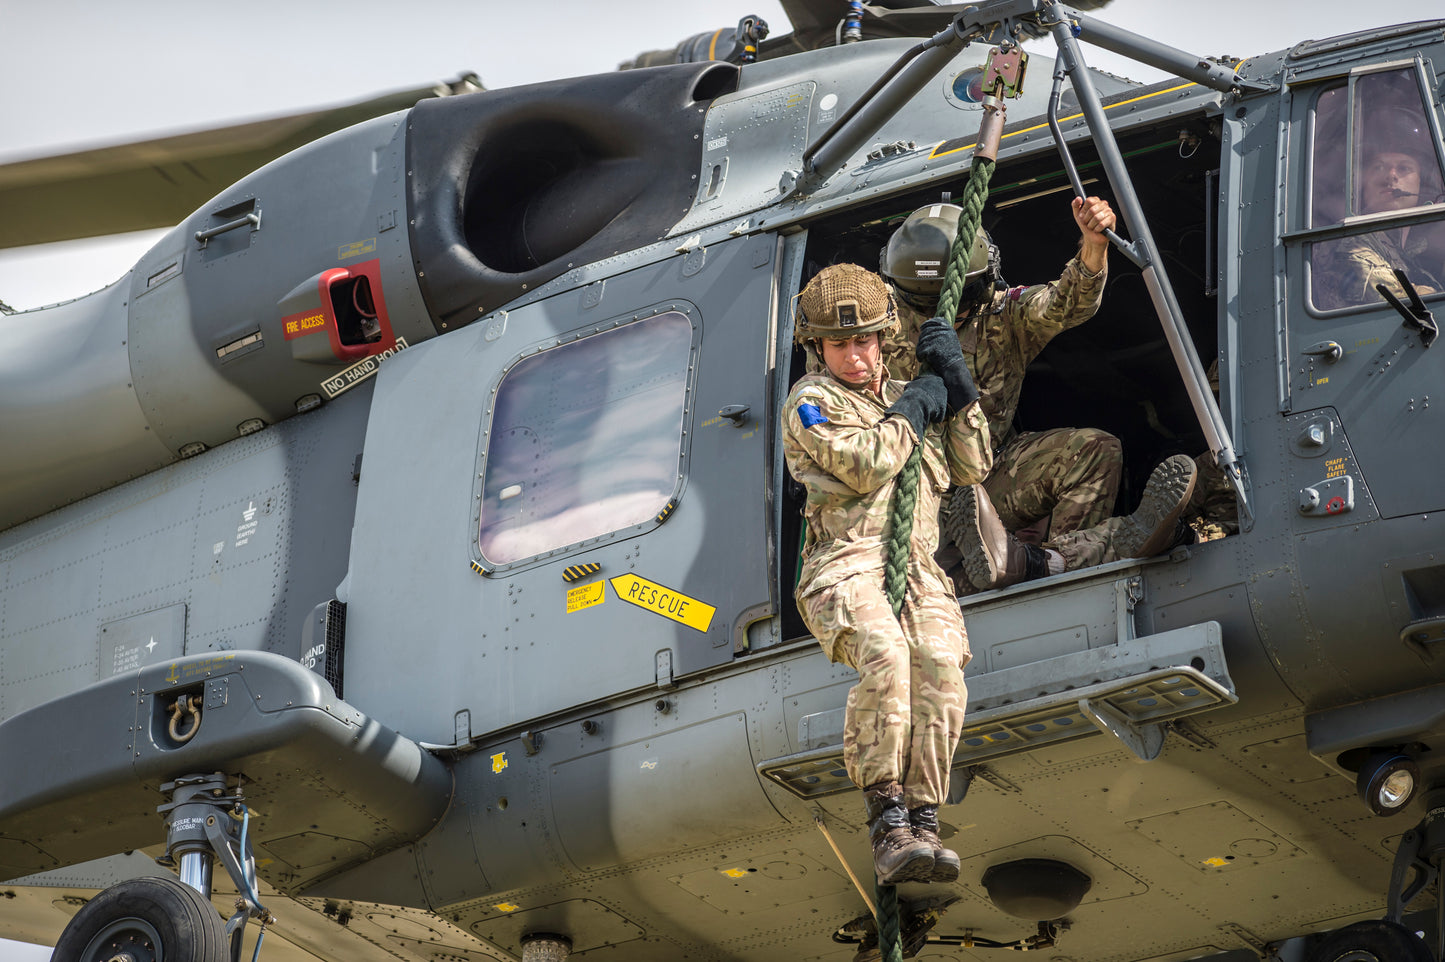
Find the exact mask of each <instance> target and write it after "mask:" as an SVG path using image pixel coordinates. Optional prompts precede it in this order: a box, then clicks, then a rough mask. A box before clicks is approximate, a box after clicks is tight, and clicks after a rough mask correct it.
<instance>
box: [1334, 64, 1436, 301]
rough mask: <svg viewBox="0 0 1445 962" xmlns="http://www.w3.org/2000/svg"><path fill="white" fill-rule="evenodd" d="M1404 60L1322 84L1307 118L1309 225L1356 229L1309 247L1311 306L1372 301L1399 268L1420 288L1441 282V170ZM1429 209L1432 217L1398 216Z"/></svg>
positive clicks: (1424, 104)
mask: <svg viewBox="0 0 1445 962" xmlns="http://www.w3.org/2000/svg"><path fill="white" fill-rule="evenodd" d="M1424 93H1425V92H1424V90H1423V89H1422V87H1421V82H1420V71H1419V69H1418V67H1416V66H1414V65H1409V66H1403V67H1399V68H1394V69H1388V70H1379V71H1376V72H1372V73H1363V74H1360V75H1358V76H1355V77H1352V78H1351V79H1350V80H1349V81H1348V82H1347V83H1342V84H1338V85H1336V86H1333V87H1330V88H1328V89H1325V90H1322V91H1321V92H1320V93H1319V95H1318V97H1317V99H1316V101H1315V104H1314V108H1313V111H1312V113H1311V117H1310V136H1311V187H1310V215H1309V225H1308V226H1309V227H1310V228H1327V227H1330V226H1332V225H1336V224H1340V225H1348V224H1349V223H1350V221H1351V219H1353V218H1359V219H1360V220H1361V224H1360V230H1359V231H1357V232H1351V233H1349V234H1347V235H1346V236H1343V237H1333V238H1331V239H1328V240H1321V241H1317V242H1315V243H1313V244H1311V245H1310V249H1309V259H1310V301H1311V306H1312V307H1313V308H1314V309H1315V310H1316V311H1337V310H1348V309H1351V308H1356V307H1365V306H1369V307H1375V306H1379V305H1380V304H1382V303H1383V302H1382V299H1381V295H1380V293H1379V292H1378V290H1377V285H1380V284H1383V285H1385V286H1386V287H1387V288H1389V289H1391V290H1392V291H1393V292H1394V293H1396V294H1397V295H1398V296H1402V297H1403V290H1402V288H1401V287H1400V284H1399V282H1398V281H1397V280H1396V278H1395V274H1394V271H1395V270H1396V269H1399V270H1403V271H1404V272H1405V274H1406V276H1407V277H1408V278H1409V280H1410V283H1411V284H1413V285H1414V287H1415V289H1416V290H1417V291H1418V292H1419V293H1420V294H1422V295H1429V294H1435V293H1439V292H1441V291H1442V289H1445V285H1442V280H1445V170H1442V166H1441V151H1440V144H1439V142H1438V138H1437V136H1436V133H1435V129H1436V128H1435V126H1434V125H1433V124H1432V123H1431V121H1432V119H1433V118H1432V117H1431V116H1430V114H1429V113H1428V110H1429V107H1428V104H1429V100H1428V99H1427V98H1426V97H1425V95H1424ZM1431 208H1434V209H1436V210H1438V211H1439V217H1440V218H1441V219H1440V220H1431V221H1426V222H1424V223H1421V222H1418V221H1415V222H1413V223H1402V221H1403V220H1404V219H1405V218H1406V217H1408V216H1409V215H1411V214H1419V213H1421V212H1426V213H1428V212H1429V211H1430V209H1431Z"/></svg>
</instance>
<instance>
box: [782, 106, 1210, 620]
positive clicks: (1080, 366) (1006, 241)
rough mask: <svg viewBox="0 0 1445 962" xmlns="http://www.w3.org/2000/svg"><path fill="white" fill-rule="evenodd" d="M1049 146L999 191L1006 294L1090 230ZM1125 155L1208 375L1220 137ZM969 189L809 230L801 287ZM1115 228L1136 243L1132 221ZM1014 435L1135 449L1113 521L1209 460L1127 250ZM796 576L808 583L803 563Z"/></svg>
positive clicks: (994, 214) (791, 500) (1199, 129)
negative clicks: (1079, 218)
mask: <svg viewBox="0 0 1445 962" xmlns="http://www.w3.org/2000/svg"><path fill="white" fill-rule="evenodd" d="M1006 143H1007V141H1005V144H1006ZM1045 144H1046V145H1049V146H1047V147H1046V149H1044V150H1041V151H1039V152H1037V153H1033V154H1031V155H1029V156H1027V157H1023V158H1007V157H1006V158H1005V160H1004V161H1002V162H1001V163H1000V164H999V166H998V168H997V169H996V170H995V171H994V174H993V177H992V180H991V181H990V185H989V199H988V203H987V205H986V206H985V208H984V212H983V226H984V227H985V229H987V230H988V231H989V233H990V235H991V236H992V237H993V239H994V242H995V243H996V244H998V246H999V248H1000V250H1001V252H1002V272H1003V277H1004V280H1005V282H1006V283H1007V284H1008V286H1017V285H1020V284H1022V285H1031V284H1041V283H1046V282H1048V281H1052V280H1054V279H1055V278H1057V277H1058V276H1059V273H1060V272H1061V271H1062V269H1063V266H1064V264H1065V262H1066V261H1067V260H1068V259H1069V258H1070V257H1071V256H1073V254H1074V252H1075V251H1076V249H1077V246H1078V240H1079V234H1078V229H1077V228H1076V227H1075V225H1074V221H1073V218H1072V217H1071V216H1070V212H1069V209H1068V206H1069V202H1070V199H1071V198H1072V196H1073V194H1072V190H1071V187H1070V184H1069V179H1068V176H1067V174H1066V173H1065V171H1064V168H1063V166H1062V163H1061V161H1060V158H1059V155H1058V153H1057V151H1055V150H1054V149H1053V148H1052V146H1051V142H1050V141H1045ZM1119 146H1120V149H1121V150H1122V152H1123V154H1124V157H1125V160H1126V163H1127V165H1128V168H1129V171H1130V173H1131V175H1132V177H1133V181H1134V189H1135V191H1136V192H1137V193H1138V196H1139V201H1140V204H1141V205H1142V207H1143V209H1144V214H1145V216H1146V217H1147V218H1148V221H1149V226H1150V230H1151V232H1152V234H1153V236H1154V241H1155V243H1156V245H1157V246H1158V248H1159V252H1160V256H1161V258H1162V260H1163V266H1164V269H1165V271H1166V272H1167V274H1168V276H1169V279H1170V281H1171V282H1172V284H1173V286H1174V290H1175V294H1176V296H1177V298H1178V301H1179V304H1180V307H1181V309H1182V311H1183V313H1184V317H1185V319H1186V321H1187V323H1188V326H1189V330H1190V333H1191V334H1192V336H1193V341H1194V347H1195V349H1196V350H1197V351H1198V353H1199V357H1200V359H1201V362H1202V363H1203V364H1204V365H1205V367H1206V368H1208V366H1209V365H1210V363H1211V361H1212V360H1213V359H1214V358H1215V357H1216V353H1217V345H1218V323H1217V318H1218V312H1217V304H1216V294H1215V288H1216V283H1215V276H1216V272H1215V268H1214V261H1215V253H1214V250H1215V237H1216V236H1217V232H1216V230H1215V225H1216V223H1217V217H1218V211H1217V196H1218V178H1217V174H1218V168H1219V156H1220V140H1219V136H1218V133H1217V129H1216V127H1215V125H1214V124H1213V123H1212V122H1211V121H1210V120H1209V119H1208V118H1206V117H1203V116H1199V117H1193V118H1177V117H1176V118H1171V119H1170V121H1169V122H1168V123H1167V124H1162V125H1159V126H1156V127H1152V128H1148V129H1143V130H1134V131H1131V132H1129V133H1128V134H1126V135H1122V136H1120V138H1119ZM1071 149H1072V155H1073V157H1074V162H1075V164H1076V165H1077V167H1078V169H1079V176H1080V177H1081V179H1082V180H1083V181H1084V186H1085V189H1086V190H1087V191H1088V192H1089V193H1091V194H1096V195H1097V196H1100V197H1103V198H1105V199H1107V200H1108V201H1109V202H1110V203H1111V204H1112V205H1113V207H1114V209H1115V211H1116V213H1117V212H1119V211H1120V205H1119V203H1118V201H1117V199H1116V198H1115V196H1114V194H1113V192H1112V191H1111V190H1110V189H1109V186H1108V184H1107V183H1106V181H1105V179H1104V176H1103V171H1102V168H1101V167H1100V165H1099V162H1098V158H1097V156H1096V155H1095V154H1094V153H1093V151H1092V149H1091V148H1090V147H1089V146H1088V145H1080V146H1078V147H1074V148H1071ZM966 183H967V181H966V179H960V180H958V181H957V182H956V183H950V184H943V185H936V186H934V187H931V188H930V189H928V190H926V191H919V192H915V193H910V194H904V195H898V196H894V197H890V198H887V199H886V200H882V201H879V202H877V203H875V204H873V205H871V206H867V207H862V208H859V207H850V208H849V209H848V210H847V211H846V212H844V213H842V214H839V215H837V216H835V217H831V218H826V219H820V220H818V221H816V222H814V223H812V224H810V225H808V228H809V234H808V243H807V248H806V259H805V264H804V268H803V276H802V279H801V283H802V284H806V283H807V282H808V280H809V279H810V278H811V277H812V276H813V275H814V274H816V273H817V272H818V271H820V270H822V269H823V268H824V267H826V266H828V265H829V264H833V263H842V262H852V263H857V264H861V265H863V266H865V267H868V268H870V269H872V270H876V269H877V266H878V256H879V252H880V250H881V249H882V248H883V246H884V244H885V243H886V242H887V240H888V237H889V236H890V235H891V234H892V232H893V230H894V229H895V228H896V227H897V226H898V224H900V223H902V221H903V219H904V218H905V217H907V216H908V214H909V213H911V212H912V211H914V210H916V209H917V208H918V207H921V206H923V205H925V204H928V203H936V202H937V201H939V200H940V199H942V198H943V195H944V193H945V192H949V193H950V194H951V196H952V198H954V199H957V198H959V197H961V196H962V194H963V188H964V185H965V184H966ZM1116 230H1117V231H1118V232H1119V233H1120V234H1121V236H1123V237H1124V238H1125V239H1126V240H1128V239H1131V237H1132V235H1131V233H1130V231H1129V229H1128V227H1127V226H1126V225H1124V224H1123V218H1122V216H1121V217H1120V225H1119V226H1118V227H1116ZM805 363H806V357H805V354H804V352H803V351H802V350H801V349H798V350H794V351H793V352H792V356H791V361H790V364H791V368H790V377H789V383H791V382H792V381H795V380H797V378H799V377H801V376H802V374H803V371H804V367H805ZM1015 427H1016V428H1017V429H1018V430H1019V431H1039V430H1045V429H1048V428H1056V427H1098V428H1102V429H1104V430H1106V431H1109V432H1110V433H1112V434H1114V435H1115V436H1117V437H1118V438H1119V439H1120V441H1121V442H1122V444H1123V451H1124V474H1123V477H1122V479H1121V481H1120V485H1119V495H1118V500H1117V502H1116V504H1115V506H1114V513H1115V514H1121V513H1128V512H1130V511H1132V510H1133V509H1134V508H1135V507H1136V506H1137V505H1138V503H1139V499H1140V497H1141V495H1142V493H1143V488H1144V484H1145V482H1146V481H1147V479H1148V477H1149V473H1150V471H1152V470H1153V469H1154V467H1155V465H1157V464H1158V463H1159V462H1160V461H1161V460H1163V459H1164V458H1167V457H1169V456H1170V455H1173V454H1188V455H1190V456H1191V457H1192V456H1195V455H1197V454H1200V453H1201V452H1203V451H1204V450H1205V447H1206V444H1205V441H1204V434H1203V431H1202V430H1201V428H1200V426H1199V424H1198V422H1197V421H1196V419H1195V416H1194V411H1193V408H1192V406H1191V405H1190V402H1189V397H1188V395H1187V393H1186V392H1185V389H1184V384H1183V381H1182V380H1181V378H1180V375H1179V371H1178V368H1177V367H1176V365H1175V362H1174V358H1173V356H1172V354H1171V353H1170V351H1169V345H1168V343H1167V342H1166V340H1165V337H1164V332H1163V329H1162V327H1161V325H1160V322H1159V318H1158V315H1157V314H1156V313H1155V311H1154V306H1153V302H1152V301H1151V300H1150V298H1149V293H1148V291H1147V289H1146V288H1145V285H1144V279H1143V276H1142V274H1141V272H1140V271H1139V269H1138V268H1136V267H1135V266H1134V265H1133V264H1132V263H1131V262H1130V261H1129V260H1128V259H1127V258H1126V257H1125V256H1124V255H1123V254H1122V253H1120V252H1119V251H1118V250H1111V251H1110V253H1109V278H1108V281H1107V282H1106V285H1105V288H1104V300H1103V304H1102V306H1101V307H1100V309H1099V311H1098V313H1097V314H1095V315H1094V317H1093V318H1091V319H1090V320H1089V321H1087V322H1086V323H1084V324H1082V325H1080V326H1079V327H1076V328H1073V329H1071V330H1068V331H1065V332H1064V333H1062V334H1060V335H1059V336H1057V337H1056V338H1054V340H1053V341H1051V342H1050V343H1049V345H1048V346H1047V347H1046V348H1045V349H1044V350H1043V352H1042V353H1041V354H1040V355H1039V356H1038V357H1037V358H1036V359H1035V360H1034V361H1033V363H1032V364H1030V365H1029V368H1028V373H1027V375H1026V378H1025V381H1024V388H1023V394H1022V396H1021V399H1020V403H1019V409H1018V414H1017V418H1016V423H1015ZM783 489H784V490H783V492H782V497H783V502H784V503H783V521H782V523H783V530H782V533H781V534H782V537H781V542H782V546H783V554H782V557H785V558H797V556H798V549H799V538H800V535H801V530H800V529H801V517H800V514H799V509H800V506H801V497H800V494H801V488H800V486H798V485H796V484H795V483H793V482H791V480H785V482H784V484H783ZM785 570H786V569H785ZM784 577H785V580H786V579H787V577H788V575H787V574H785V576H784ZM792 577H793V578H796V568H795V567H794V569H793V573H792ZM1044 583H1046V581H1045V582H1041V584H1044ZM790 587H791V584H785V585H784V589H785V590H783V591H782V592H781V594H782V595H783V596H784V602H783V604H784V618H783V628H784V637H785V638H787V639H795V638H802V637H805V636H806V635H807V629H806V628H805V627H804V626H803V624H802V620H801V618H799V616H798V614H797V611H796V609H795V608H794V606H793V599H792V592H791V591H790V590H787V589H789V588H790Z"/></svg>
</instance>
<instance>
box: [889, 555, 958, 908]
mask: <svg viewBox="0 0 1445 962" xmlns="http://www.w3.org/2000/svg"><path fill="white" fill-rule="evenodd" d="M902 627H903V633H904V635H905V636H906V637H907V638H908V641H909V643H910V645H911V646H912V651H913V656H912V662H911V666H910V668H911V671H912V686H911V687H912V695H913V704H912V713H913V739H912V741H911V743H910V745H909V749H910V755H911V758H910V762H909V766H908V772H907V774H906V775H905V777H904V783H903V795H904V803H905V804H906V805H907V807H908V821H909V825H910V826H911V827H912V830H913V835H914V837H915V838H917V839H919V840H920V841H922V842H925V843H926V844H927V845H928V847H929V850H930V851H931V852H932V853H933V869H932V873H931V874H930V876H929V878H928V881H931V882H952V881H954V880H955V879H957V878H958V872H959V866H960V861H959V858H958V853H956V852H954V851H952V850H951V849H948V848H945V847H944V845H943V841H942V840H941V839H940V838H939V835H938V806H939V805H940V804H942V802H943V800H944V799H945V798H946V797H947V796H948V776H949V769H950V768H951V767H952V765H953V753H954V750H955V749H956V748H957V747H958V739H959V735H960V732H961V731H962V729H963V716H964V709H965V707H966V704H967V701H968V690H967V688H966V686H965V684H964V680H963V666H964V665H966V664H967V663H968V660H969V658H970V657H971V655H970V652H969V649H968V633H967V631H966V630H965V628H964V624H963V617H962V615H961V614H960V613H959V609H958V605H957V604H956V603H955V601H954V599H953V598H952V596H951V592H949V591H948V589H947V585H946V582H944V581H943V580H940V579H938V578H937V575H936V573H934V572H931V571H927V570H924V571H917V572H915V573H914V574H913V576H912V577H910V579H909V595H908V600H907V602H905V604H904V609H903V616H902Z"/></svg>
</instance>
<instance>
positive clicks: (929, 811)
mask: <svg viewBox="0 0 1445 962" xmlns="http://www.w3.org/2000/svg"><path fill="white" fill-rule="evenodd" d="M908 824H909V825H911V826H913V837H914V838H916V839H918V840H919V841H920V842H927V843H928V847H929V848H931V849H933V874H932V875H931V876H929V878H928V880H929V881H930V882H955V881H957V880H958V868H959V860H958V853H957V852H955V851H954V850H953V849H949V848H944V847H943V840H942V839H940V838H939V837H938V806H937V805H920V806H918V807H917V808H910V809H909V810H908Z"/></svg>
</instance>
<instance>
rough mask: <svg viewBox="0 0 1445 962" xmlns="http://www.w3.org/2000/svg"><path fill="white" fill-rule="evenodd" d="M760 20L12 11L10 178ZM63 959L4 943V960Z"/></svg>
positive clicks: (1204, 23) (1262, 14)
mask: <svg viewBox="0 0 1445 962" xmlns="http://www.w3.org/2000/svg"><path fill="white" fill-rule="evenodd" d="M840 6H841V3H840ZM751 13H756V14H759V15H761V16H762V17H763V18H764V19H766V20H767V21H768V22H769V23H770V24H772V26H773V28H774V30H775V32H779V33H781V32H784V31H786V30H787V29H788V26H787V23H786V20H785V18H784V17H783V15H782V12H781V7H780V6H779V4H778V2H777V0H762V2H753V0H711V2H708V3H700V2H694V0H627V2H623V3H616V4H604V3H598V2H596V0H540V2H538V0H534V2H531V3H502V2H499V0H414V2H412V3H408V4H402V3H398V2H395V0H349V2H347V3H333V2H316V0H249V2H248V3H245V4H208V3H196V2H194V0H186V2H181V0H132V2H129V3H100V2H97V0H48V2H46V3H34V2H25V0H0V22H3V23H4V25H5V30H4V33H5V40H6V43H5V50H4V53H3V55H0V163H4V162H6V161H9V160H17V159H20V158H22V157H24V158H29V157H35V156H44V155H47V154H51V153H64V152H68V151H70V150H75V149H80V148H85V147H92V146H97V145H101V144H107V143H122V142H126V141H131V140H141V139H147V138H149V137H153V136H157V135H161V134H166V133H174V132H177V131H180V130H193V129H199V128H206V127H214V126H221V125H224V124H226V123H229V122H234V121H238V120H242V119H255V118H258V117H264V116H272V115H276V114H283V113H287V112H291V111H296V110H300V109H305V108H310V107H316V106H321V105H326V104H330V103H335V102H339V101H345V100H350V99H356V98H359V97H361V96H364V95H366V94H369V93H374V92H378V91H382V90H388V89H398V88H404V87H411V86H419V85H421V84H424V83H427V82H431V81H436V80H444V79H450V78H452V77H455V76H456V75H457V74H459V73H462V72H464V71H467V70H472V71H475V72H476V73H478V74H479V75H480V76H481V78H482V80H483V82H484V83H485V84H486V85H487V86H489V87H494V88H495V87H505V86H512V85H515V84H522V83H531V82H535V81H541V80H547V79H552V78H555V77H562V76H572V75H580V74H587V73H595V72H599V71H605V70H611V69H613V68H614V67H615V66H616V65H617V63H618V62H619V61H621V60H624V59H628V58H629V57H631V56H632V55H634V54H635V53H637V52H638V51H641V50H651V49H662V48H668V47H671V46H673V45H674V44H675V43H677V42H678V41H679V40H682V39H683V38H685V37H688V36H690V35H692V34H695V33H700V32H703V31H712V30H715V29H717V28H718V27H723V26H729V25H732V24H734V23H736V22H737V20H738V18H739V17H741V16H743V15H745V14H751ZM1097 15H1098V16H1100V17H1101V18H1103V19H1106V20H1109V21H1111V22H1113V23H1116V24H1118V25H1120V26H1123V27H1126V28H1128V29H1131V30H1134V31H1137V32H1139V33H1143V34H1145V35H1147V36H1150V37H1152V38H1153V39H1155V40H1158V41H1161V42H1164V43H1168V44H1171V45H1174V46H1177V47H1180V48H1183V49H1185V50H1187V51H1189V52H1191V53H1196V54H1201V55H1223V54H1229V55H1232V56H1247V55H1251V54H1258V53H1265V52H1268V51H1271V50H1277V49H1281V48H1285V47H1288V46H1291V45H1292V44H1294V43H1295V42H1297V41H1299V40H1303V39H1307V38H1319V37H1325V36H1331V35H1334V34H1338V33H1346V32H1349V31H1351V30H1356V29H1360V28H1363V27H1367V26H1377V25H1380V24H1384V23H1391V22H1395V21H1399V20H1409V19H1419V18H1420V17H1422V16H1424V15H1425V14H1424V12H1423V11H1422V5H1420V4H1415V3H1406V2H1404V0H1379V2H1377V3H1359V2H1358V0H1210V2H1208V3H1183V2H1179V0H1114V3H1113V4H1112V5H1111V6H1110V7H1109V8H1108V9H1107V10H1105V11H1103V12H1102V13H1100V14H1097ZM1036 49H1038V50H1039V51H1040V52H1042V53H1047V52H1048V50H1047V48H1045V47H1042V46H1036ZM1086 57H1087V58H1088V60H1089V62H1090V63H1091V65H1093V66H1097V67H1102V68H1104V69H1108V70H1111V71H1113V72H1116V73H1122V74H1125V75H1126V76H1130V77H1133V78H1134V79H1138V80H1145V81H1150V80H1156V79H1159V78H1160V76H1161V74H1159V72H1157V71H1154V70H1151V69H1149V68H1144V67H1139V66H1131V65H1128V64H1127V63H1126V62H1124V61H1122V60H1121V59H1120V58H1118V57H1115V56H1113V55H1110V54H1107V53H1105V52H1103V51H1094V50H1086ZM1043 80H1044V81H1045V82H1047V77H1045V78H1043ZM0 216H3V212H0ZM158 236H159V232H144V233H143V234H142V235H125V236H123V237H121V238H119V239H115V240H110V241H103V242H96V241H79V242H70V243H66V244H52V245H46V246H45V247H42V248H25V249H21V250H17V251H10V252H0V300H4V301H6V302H7V303H9V304H11V305H13V306H15V307H21V308H29V307H36V306H39V305H42V304H46V303H51V302H54V301H57V300H62V299H66V298H70V297H75V296H79V295H81V294H85V293H87V292H89V291H91V290H94V289H97V288H99V287H101V286H103V285H105V284H107V283H109V282H111V281H113V280H115V279H116V278H117V277H119V276H121V275H122V274H123V273H124V272H125V271H126V270H127V269H128V268H129V267H130V265H131V264H132V263H133V262H134V261H135V259H136V258H137V257H139V255H140V254H141V253H143V252H144V250H145V249H146V248H148V247H149V246H150V244H152V243H154V241H155V239H156V238H157V237H158ZM47 956H48V950H47V951H46V952H36V951H35V950H33V949H29V948H26V949H22V948H20V947H18V946H16V945H15V944H13V943H8V944H7V943H5V942H4V941H3V940H0V962H21V960H25V962H30V960H34V959H43V958H46V957H47Z"/></svg>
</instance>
